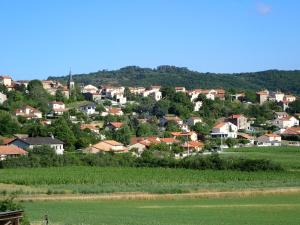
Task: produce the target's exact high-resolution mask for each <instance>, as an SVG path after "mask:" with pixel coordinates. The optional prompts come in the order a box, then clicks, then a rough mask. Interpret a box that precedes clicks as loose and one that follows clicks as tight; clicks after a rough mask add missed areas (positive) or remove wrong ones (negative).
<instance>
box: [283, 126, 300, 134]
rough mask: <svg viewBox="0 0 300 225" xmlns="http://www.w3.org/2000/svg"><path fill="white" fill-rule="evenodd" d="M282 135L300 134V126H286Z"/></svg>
mask: <svg viewBox="0 0 300 225" xmlns="http://www.w3.org/2000/svg"><path fill="white" fill-rule="evenodd" d="M281 135H284V136H298V135H300V127H289V128H286V129H285V130H284V131H283V132H282V133H281Z"/></svg>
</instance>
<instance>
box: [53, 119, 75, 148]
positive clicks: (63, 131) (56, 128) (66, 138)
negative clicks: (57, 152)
mask: <svg viewBox="0 0 300 225" xmlns="http://www.w3.org/2000/svg"><path fill="white" fill-rule="evenodd" d="M70 125H71V124H68V122H67V121H66V119H65V118H64V117H60V118H58V119H57V120H55V121H54V122H53V123H52V124H51V129H50V130H51V131H52V133H53V135H54V136H55V137H57V138H58V139H60V140H62V141H63V142H64V143H65V144H66V146H67V147H69V148H72V147H74V144H75V142H76V138H75V135H74V133H73V131H72V129H71V128H70Z"/></svg>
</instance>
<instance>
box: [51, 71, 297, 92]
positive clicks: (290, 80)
mask: <svg viewBox="0 0 300 225" xmlns="http://www.w3.org/2000/svg"><path fill="white" fill-rule="evenodd" d="M73 78H74V80H75V81H76V82H78V83H82V84H93V85H104V84H111V85H124V86H145V87H147V86H150V85H164V86H185V87H186V88H188V89H192V88H217V87H224V88H235V89H241V90H242V89H245V90H259V89H262V88H267V89H270V90H281V91H284V92H292V93H297V94H300V70H295V71H280V70H268V71H262V72H254V73H236V74H216V73H200V72H196V71H191V70H189V69H187V68H179V67H175V66H159V67H157V68H155V69H150V68H140V67H137V66H128V67H124V68H121V69H119V70H112V71H107V70H102V71H98V72H94V73H89V74H77V75H74V76H73ZM48 79H60V80H64V81H66V80H67V76H63V77H49V78H48Z"/></svg>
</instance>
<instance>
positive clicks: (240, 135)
mask: <svg viewBox="0 0 300 225" xmlns="http://www.w3.org/2000/svg"><path fill="white" fill-rule="evenodd" d="M237 137H238V138H239V139H243V140H247V141H249V145H254V142H255V138H254V137H253V136H251V135H249V134H246V133H238V136H237Z"/></svg>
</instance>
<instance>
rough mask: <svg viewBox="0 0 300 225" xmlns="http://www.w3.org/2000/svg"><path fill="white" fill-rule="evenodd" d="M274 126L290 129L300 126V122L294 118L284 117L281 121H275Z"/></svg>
mask: <svg viewBox="0 0 300 225" xmlns="http://www.w3.org/2000/svg"><path fill="white" fill-rule="evenodd" d="M272 124H273V125H274V126H277V127H279V128H281V129H285V128H289V127H294V126H299V120H298V119H296V118H295V117H293V116H287V117H283V118H281V119H275V120H273V121H272Z"/></svg>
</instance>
